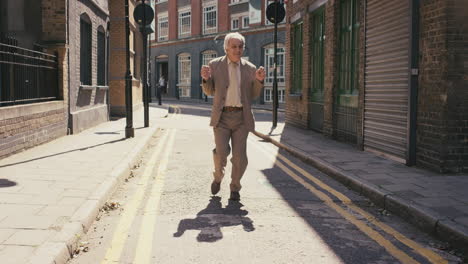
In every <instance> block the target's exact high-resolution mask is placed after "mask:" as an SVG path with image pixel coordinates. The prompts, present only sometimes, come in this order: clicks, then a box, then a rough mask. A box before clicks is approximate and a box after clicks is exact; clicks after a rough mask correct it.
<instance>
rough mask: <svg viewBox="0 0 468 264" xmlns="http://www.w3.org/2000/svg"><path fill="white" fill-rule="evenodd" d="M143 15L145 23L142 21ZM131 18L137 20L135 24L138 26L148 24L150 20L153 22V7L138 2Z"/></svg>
mask: <svg viewBox="0 0 468 264" xmlns="http://www.w3.org/2000/svg"><path fill="white" fill-rule="evenodd" d="M143 12H145V13H143ZM143 17H144V20H146V22H145V23H143ZM133 18H134V19H135V22H137V24H138V25H140V26H142V25H145V26H146V25H149V24H151V22H153V19H154V11H153V8H151V6H149V5H147V4H139V5H137V6H136V7H135V10H134V11H133Z"/></svg>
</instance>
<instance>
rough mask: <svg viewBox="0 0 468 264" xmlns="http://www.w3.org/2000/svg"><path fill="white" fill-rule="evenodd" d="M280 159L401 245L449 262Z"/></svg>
mask: <svg viewBox="0 0 468 264" xmlns="http://www.w3.org/2000/svg"><path fill="white" fill-rule="evenodd" d="M278 157H279V158H280V159H281V160H282V161H284V162H285V163H286V164H288V165H289V166H290V167H292V168H294V169H295V170H296V171H298V172H299V173H300V174H302V175H304V176H305V177H306V178H308V179H309V180H311V181H312V182H314V183H315V184H317V185H318V186H319V187H320V188H322V189H324V190H326V191H327V192H329V193H331V194H332V195H334V196H335V197H336V198H338V199H339V200H341V201H342V202H343V203H344V204H346V205H347V206H348V207H349V208H351V209H352V210H353V211H355V212H356V213H359V214H360V215H362V216H363V217H364V218H366V219H367V220H368V221H369V222H371V223H372V224H374V225H376V226H377V227H379V228H380V229H382V230H383V231H385V232H386V233H387V234H389V235H391V236H393V237H395V238H396V239H397V240H398V241H400V242H401V243H403V244H405V245H406V246H408V247H410V248H412V249H413V250H415V251H416V252H417V253H418V254H419V255H421V256H424V257H425V258H426V259H428V260H429V261H430V262H432V263H437V264H446V263H448V261H447V260H446V259H444V258H442V257H441V256H440V255H438V254H437V253H435V252H433V251H432V250H429V249H427V248H425V247H423V246H421V245H420V244H418V243H417V242H415V241H413V240H411V239H409V238H407V237H406V236H405V235H403V234H401V233H400V232H398V231H397V230H395V229H393V228H392V227H390V226H388V225H387V224H385V223H383V222H381V221H379V220H377V219H376V218H375V217H374V216H372V215H371V214H369V213H368V212H366V211H365V210H363V209H362V208H360V207H359V206H357V205H356V204H355V203H353V202H352V201H351V199H349V198H348V197H347V196H346V195H344V194H342V193H341V192H339V191H337V190H335V189H333V188H332V187H330V186H328V185H327V184H325V183H324V182H322V181H321V180H319V179H317V178H316V177H314V176H313V175H312V174H310V173H308V172H307V171H305V170H304V169H302V168H301V167H299V166H297V165H296V164H294V163H293V162H292V161H290V160H289V159H287V158H286V157H285V156H283V155H281V154H279V153H278Z"/></svg>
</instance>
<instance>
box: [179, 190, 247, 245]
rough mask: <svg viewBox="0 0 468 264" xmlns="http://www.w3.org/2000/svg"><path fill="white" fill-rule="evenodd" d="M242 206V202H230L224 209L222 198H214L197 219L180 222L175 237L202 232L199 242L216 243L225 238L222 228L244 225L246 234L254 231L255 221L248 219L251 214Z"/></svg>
mask: <svg viewBox="0 0 468 264" xmlns="http://www.w3.org/2000/svg"><path fill="white" fill-rule="evenodd" d="M242 206H244V205H243V204H242V203H240V202H236V201H231V200H229V203H228V205H227V206H226V207H225V208H222V205H221V197H218V196H213V197H212V198H211V199H210V202H209V203H208V205H207V206H206V208H205V209H203V210H201V211H200V212H199V213H198V214H197V217H196V218H194V219H182V220H180V222H179V226H178V227H177V232H176V233H174V237H181V236H182V235H183V234H184V232H185V231H187V230H200V233H199V234H198V236H197V240H198V242H216V241H218V240H220V239H222V238H223V233H222V231H221V228H222V227H228V226H237V225H242V226H243V228H244V230H245V231H246V232H251V231H254V230H255V227H254V226H253V221H252V220H251V219H250V218H249V217H246V215H247V214H248V213H249V212H248V211H247V210H242V209H241V207H242Z"/></svg>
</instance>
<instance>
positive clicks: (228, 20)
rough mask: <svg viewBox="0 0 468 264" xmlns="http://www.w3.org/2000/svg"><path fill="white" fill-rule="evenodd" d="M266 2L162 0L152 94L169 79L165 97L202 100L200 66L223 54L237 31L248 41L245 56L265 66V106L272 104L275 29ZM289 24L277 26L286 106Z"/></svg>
mask: <svg viewBox="0 0 468 264" xmlns="http://www.w3.org/2000/svg"><path fill="white" fill-rule="evenodd" d="M267 3H268V1H267V0H254V1H245V0H230V1H214V0H193V1H188V0H159V1H156V3H153V5H154V9H155V13H156V15H155V22H154V29H155V34H154V38H155V39H154V40H153V41H152V44H151V69H152V72H151V75H152V78H151V83H152V87H153V89H152V91H151V94H152V96H155V95H156V87H157V83H158V80H159V78H160V77H161V76H164V78H165V80H167V82H168V83H167V89H165V90H164V91H163V96H172V97H177V98H203V97H204V95H203V92H202V90H201V86H200V84H201V77H200V68H201V65H202V64H207V63H208V62H209V61H210V60H211V59H212V58H215V57H218V56H222V55H224V48H223V41H224V36H225V35H226V34H227V33H229V32H232V31H238V32H240V33H241V34H243V35H244V37H245V38H246V47H245V50H244V56H245V57H246V58H247V59H248V60H249V61H251V62H252V63H254V64H255V65H257V66H260V65H262V66H265V68H266V69H267V79H266V83H265V89H264V93H263V96H262V97H261V98H260V99H259V101H260V102H261V103H263V102H267V103H268V102H271V101H272V99H273V95H272V83H273V70H272V69H273V66H274V65H273V51H274V47H273V31H274V26H273V24H272V23H270V22H269V21H268V20H266V17H265V9H266V6H267ZM284 32H285V23H281V24H279V26H278V70H277V72H278V90H279V101H280V103H282V102H284V90H285V89H284V87H285V85H284V84H285V71H284V69H285V65H284V61H285V60H284V58H285V50H284V41H285V35H284Z"/></svg>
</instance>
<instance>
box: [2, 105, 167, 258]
mask: <svg viewBox="0 0 468 264" xmlns="http://www.w3.org/2000/svg"><path fill="white" fill-rule="evenodd" d="M166 115H167V108H166V107H161V108H150V127H148V128H144V126H143V116H144V115H143V110H142V109H140V110H137V111H135V112H134V123H133V125H134V128H135V137H134V138H129V139H125V133H124V132H125V126H126V120H125V119H119V120H116V121H109V122H105V123H102V124H100V125H97V126H96V127H93V128H90V129H88V130H85V131H83V132H81V133H79V134H76V135H69V136H64V137H61V138H58V139H56V140H53V141H51V142H48V143H45V144H42V145H40V146H37V147H34V148H32V149H29V150H26V151H23V152H20V153H18V154H15V155H12V156H9V157H7V158H4V159H2V160H0V179H1V183H2V184H1V185H0V259H1V263H2V264H6V263H12V264H13V263H15V264H16V263H18V264H20V263H21V264H23V263H31V264H32V263H40V264H52V263H54V264H61V263H65V262H66V261H67V260H68V259H69V257H70V253H71V252H70V250H72V248H73V243H74V242H75V241H76V240H77V239H78V237H79V236H80V235H81V234H82V233H83V232H84V231H85V230H86V229H87V228H88V227H89V225H90V224H91V223H92V221H93V220H94V219H95V217H96V215H97V213H98V211H99V208H100V207H101V206H102V205H103V204H104V202H105V201H106V200H107V198H108V197H109V196H110V195H111V194H112V192H113V191H114V190H115V188H116V187H117V186H118V185H119V184H120V183H121V182H122V181H123V180H124V178H125V177H127V176H128V175H129V173H130V170H131V168H132V167H133V166H134V165H135V164H136V163H137V162H138V160H139V158H140V155H141V154H142V153H143V151H144V150H145V149H146V147H147V146H148V143H149V142H150V140H151V138H152V136H153V135H154V134H155V133H156V132H157V130H158V125H157V121H156V120H158V119H160V118H163V117H164V116H166Z"/></svg>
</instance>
